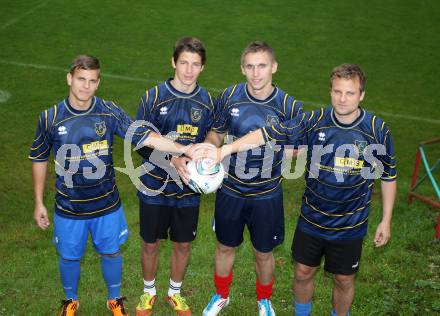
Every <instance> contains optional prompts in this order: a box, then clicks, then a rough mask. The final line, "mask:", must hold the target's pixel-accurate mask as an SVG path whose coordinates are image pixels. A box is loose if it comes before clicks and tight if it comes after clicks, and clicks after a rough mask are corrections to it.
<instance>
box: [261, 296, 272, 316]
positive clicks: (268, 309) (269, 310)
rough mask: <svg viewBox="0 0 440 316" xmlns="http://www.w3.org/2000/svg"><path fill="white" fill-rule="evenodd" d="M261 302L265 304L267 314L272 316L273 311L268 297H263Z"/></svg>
mask: <svg viewBox="0 0 440 316" xmlns="http://www.w3.org/2000/svg"><path fill="white" fill-rule="evenodd" d="M260 304H261V305H263V306H264V308H265V310H266V313H265V314H266V315H267V316H271V314H272V312H271V309H270V304H269V300H267V299H262V300H261V301H260Z"/></svg>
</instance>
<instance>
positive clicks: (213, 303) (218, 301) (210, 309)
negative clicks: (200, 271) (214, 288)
mask: <svg viewBox="0 0 440 316" xmlns="http://www.w3.org/2000/svg"><path fill="white" fill-rule="evenodd" d="M228 305H229V297H228V298H222V297H221V296H220V295H219V294H215V295H213V296H212V297H211V300H210V301H209V303H208V305H207V306H206V307H205V309H204V310H203V316H216V315H218V314H219V313H220V311H221V310H222V309H223V308H225V307H226V306H228Z"/></svg>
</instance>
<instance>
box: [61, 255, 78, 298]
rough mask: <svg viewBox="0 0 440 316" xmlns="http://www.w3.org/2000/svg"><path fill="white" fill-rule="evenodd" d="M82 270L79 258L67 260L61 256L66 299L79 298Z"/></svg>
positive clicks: (62, 281)
mask: <svg viewBox="0 0 440 316" xmlns="http://www.w3.org/2000/svg"><path fill="white" fill-rule="evenodd" d="M80 271H81V266H80V261H79V260H66V259H63V258H61V257H60V274H61V283H62V284H63V289H64V294H66V299H69V298H71V299H74V300H78V282H79V274H80Z"/></svg>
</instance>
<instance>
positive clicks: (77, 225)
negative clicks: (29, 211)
mask: <svg viewBox="0 0 440 316" xmlns="http://www.w3.org/2000/svg"><path fill="white" fill-rule="evenodd" d="M89 232H90V235H91V236H92V242H93V246H94V247H95V249H96V251H97V252H98V253H100V254H113V253H117V252H118V251H119V246H120V245H122V244H123V243H124V242H125V241H126V240H127V238H128V227H127V222H126V221H125V215H124V209H123V208H122V206H121V207H120V208H119V209H118V210H116V211H115V212H113V213H110V214H107V215H104V216H100V217H95V218H90V219H71V218H67V217H62V216H60V215H58V214H56V213H55V214H54V234H53V243H54V244H55V247H56V248H57V251H58V253H59V255H60V256H61V257H62V258H64V259H68V260H79V259H81V257H82V256H83V255H84V251H85V249H86V246H87V238H88V235H89Z"/></svg>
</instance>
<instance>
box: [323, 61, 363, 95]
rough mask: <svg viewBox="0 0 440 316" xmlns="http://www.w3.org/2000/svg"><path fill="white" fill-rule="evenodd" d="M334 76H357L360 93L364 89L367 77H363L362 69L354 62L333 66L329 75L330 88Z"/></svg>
mask: <svg viewBox="0 0 440 316" xmlns="http://www.w3.org/2000/svg"><path fill="white" fill-rule="evenodd" d="M336 78H344V79H355V78H357V79H358V80H359V83H360V88H359V89H360V90H361V93H362V92H364V91H365V85H366V84H367V78H366V77H365V74H364V72H363V71H362V69H361V68H360V67H359V66H358V65H355V64H342V65H339V66H337V67H335V68H333V70H332V73H331V75H330V88H331V87H332V85H333V80H334V79H336Z"/></svg>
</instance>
